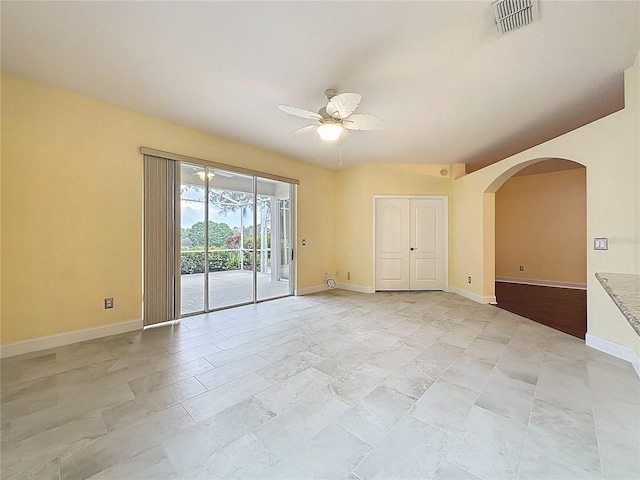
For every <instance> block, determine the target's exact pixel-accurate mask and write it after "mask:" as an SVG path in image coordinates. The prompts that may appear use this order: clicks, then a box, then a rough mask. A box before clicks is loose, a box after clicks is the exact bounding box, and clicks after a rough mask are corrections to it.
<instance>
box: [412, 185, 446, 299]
mask: <svg viewBox="0 0 640 480" xmlns="http://www.w3.org/2000/svg"><path fill="white" fill-rule="evenodd" d="M409 213H410V214H409V218H410V220H409V230H410V232H411V233H410V241H409V288H410V289H411V290H443V289H444V254H443V239H444V238H443V237H444V235H443V228H442V215H443V207H442V199H440V198H425V199H422V198H421V199H411V200H409Z"/></svg>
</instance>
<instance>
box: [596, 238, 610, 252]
mask: <svg viewBox="0 0 640 480" xmlns="http://www.w3.org/2000/svg"><path fill="white" fill-rule="evenodd" d="M593 249H594V250H609V246H608V242H607V239H606V238H594V239H593Z"/></svg>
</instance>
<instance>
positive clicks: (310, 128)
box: [289, 125, 318, 135]
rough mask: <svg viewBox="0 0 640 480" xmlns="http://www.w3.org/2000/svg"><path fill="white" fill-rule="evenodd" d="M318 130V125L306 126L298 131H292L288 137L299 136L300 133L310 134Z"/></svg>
mask: <svg viewBox="0 0 640 480" xmlns="http://www.w3.org/2000/svg"><path fill="white" fill-rule="evenodd" d="M316 128H318V125H307V126H306V127H302V128H299V129H298V130H294V131H293V132H291V133H290V134H289V135H300V134H301V133H307V132H311V131H312V130H315V129H316Z"/></svg>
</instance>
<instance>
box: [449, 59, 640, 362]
mask: <svg viewBox="0 0 640 480" xmlns="http://www.w3.org/2000/svg"><path fill="white" fill-rule="evenodd" d="M639 70H640V56H639V57H638V58H637V59H636V64H635V65H634V66H633V67H631V68H629V69H628V70H627V71H626V72H625V109H624V110H622V111H619V112H616V113H614V114H612V115H609V116H608V117H605V118H603V119H600V120H598V121H596V122H593V123H590V124H589V125H585V126H584V127H582V128H579V129H577V130H574V131H572V132H569V133H567V134H565V135H562V136H560V137H557V138H554V139H553V140H550V141H548V142H545V143H543V144H540V145H538V146H536V147H533V148H530V149H528V150H526V151H524V152H521V153H518V154H516V155H513V156H512V157H509V158H507V159H505V160H502V161H501V162H498V163H495V164H493V165H489V166H488V167H485V168H483V169H481V170H477V171H475V172H473V173H471V174H469V175H465V176H463V177H460V178H459V179H457V180H455V181H454V184H453V188H452V197H453V203H454V205H455V208H454V209H453V210H452V211H451V214H450V224H451V225H452V231H453V232H454V234H453V237H452V238H451V239H450V244H449V248H450V253H451V257H452V258H454V259H455V262H454V263H453V264H452V265H451V267H450V270H449V284H450V285H451V286H452V287H453V290H454V291H458V292H459V293H462V294H466V295H467V296H470V297H472V298H477V299H481V300H484V301H489V300H490V299H491V296H492V295H493V294H492V289H493V280H492V279H491V275H486V276H485V273H486V272H489V271H490V270H491V269H492V268H493V266H494V264H495V256H494V252H495V247H494V245H483V242H486V240H487V239H488V238H489V239H490V238H491V230H493V228H494V225H493V221H492V219H490V218H489V219H488V221H487V222H484V221H483V216H485V217H488V216H490V212H487V211H483V205H484V204H485V200H486V198H485V196H486V195H487V194H491V193H492V192H495V191H496V190H497V189H498V188H499V187H500V186H501V185H502V184H503V183H504V182H505V181H506V180H507V179H508V178H510V177H511V176H512V175H513V174H515V173H517V172H518V171H519V170H521V169H522V168H524V167H526V166H527V165H529V164H532V163H535V162H537V161H540V160H542V159H549V158H562V159H568V160H573V161H575V162H578V163H581V164H583V165H585V166H586V167H587V171H586V174H587V330H588V331H587V334H588V335H594V336H597V337H600V338H602V339H605V340H609V341H611V342H615V343H617V344H620V345H623V346H626V347H629V348H632V349H634V350H635V352H636V353H637V354H639V355H640V338H639V337H638V335H637V334H636V333H635V332H634V331H633V329H632V328H631V326H630V325H629V324H628V322H627V320H626V319H625V318H624V316H623V315H622V314H621V313H620V312H619V311H618V310H616V309H615V308H612V305H613V304H612V301H611V299H610V298H609V297H608V295H607V294H606V293H605V292H604V290H603V288H602V286H601V285H600V284H599V283H598V281H597V280H596V278H595V276H594V275H595V273H596V272H605V273H606V272H617V273H634V274H640V234H639V232H640V188H639V187H640V141H639V137H640V134H639V132H640V75H639ZM594 237H608V238H609V250H607V251H594V250H593V247H592V244H593V238H594ZM468 275H474V278H476V277H477V278H483V279H484V280H483V282H481V283H482V284H481V285H477V284H472V285H471V286H467V284H466V277H467V276H468Z"/></svg>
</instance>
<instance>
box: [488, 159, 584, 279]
mask: <svg viewBox="0 0 640 480" xmlns="http://www.w3.org/2000/svg"><path fill="white" fill-rule="evenodd" d="M586 195H587V192H586V169H585V168H578V169H573V170H563V171H557V172H549V173H540V174H535V175H522V176H514V177H511V178H510V179H509V180H507V181H506V182H505V183H504V184H503V185H502V186H501V187H500V189H499V190H498V191H497V192H496V194H495V203H496V205H495V222H496V228H495V252H496V253H495V255H496V267H495V274H496V277H506V278H526V279H533V280H551V281H557V282H564V283H580V284H586V282H587V211H586V205H587V197H586ZM520 265H523V266H524V267H525V270H524V272H521V271H520V270H519V266H520Z"/></svg>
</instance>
